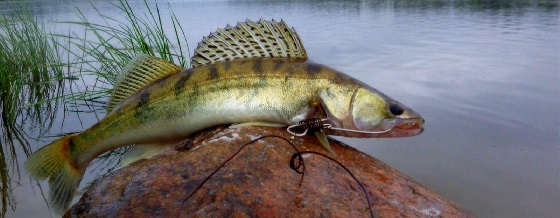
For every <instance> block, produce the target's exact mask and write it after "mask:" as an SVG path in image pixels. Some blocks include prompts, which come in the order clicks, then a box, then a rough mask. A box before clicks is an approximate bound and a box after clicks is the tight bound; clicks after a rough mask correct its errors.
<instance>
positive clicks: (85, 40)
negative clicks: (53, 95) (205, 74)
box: [65, 0, 190, 111]
mask: <svg viewBox="0 0 560 218" xmlns="http://www.w3.org/2000/svg"><path fill="white" fill-rule="evenodd" d="M143 3H144V9H145V12H144V13H143V14H141V13H138V12H137V11H135V10H134V9H133V8H132V6H131V5H130V4H129V2H128V1H127V0H119V2H118V3H117V4H115V5H114V6H115V7H117V8H118V9H119V10H120V12H121V13H120V14H122V17H117V18H115V17H114V15H112V16H109V15H105V14H103V13H102V12H100V11H99V10H97V9H95V10H96V12H97V15H98V16H99V17H101V18H102V20H103V23H93V22H90V21H89V20H88V18H87V17H86V16H85V15H84V14H83V13H82V12H81V11H78V14H79V19H80V20H79V21H73V22H65V23H69V24H74V25H78V26H80V27H83V28H84V34H83V35H82V36H73V37H71V40H72V42H73V43H72V48H71V49H69V50H68V51H69V52H73V55H75V56H76V57H79V60H80V61H79V62H80V63H81V64H83V66H84V67H81V69H83V72H84V73H85V74H86V76H85V77H86V78H87V77H89V78H90V79H89V80H90V81H92V80H94V81H95V87H91V88H90V89H87V90H82V92H75V93H74V94H73V95H72V96H69V97H67V98H66V100H67V101H69V102H75V101H78V102H85V103H86V104H87V103H89V104H88V105H89V106H93V107H90V108H91V109H93V111H97V110H105V105H106V102H107V97H108V96H109V95H110V94H111V93H112V88H113V85H115V84H116V83H117V82H118V78H120V75H121V74H122V72H123V70H124V68H125V67H126V65H127V64H128V63H129V61H130V60H131V59H132V58H134V57H135V56H137V55H139V54H147V55H151V56H156V57H160V58H162V59H164V60H167V61H169V62H172V63H175V64H177V65H179V66H182V67H184V68H186V67H188V66H189V62H188V61H189V59H190V57H188V56H185V55H184V54H185V53H187V54H188V51H189V47H188V44H187V41H186V35H185V32H184V30H183V28H182V26H181V24H180V23H179V21H178V18H177V17H176V16H175V14H174V13H173V12H172V11H170V17H169V20H170V22H171V26H172V28H173V31H172V34H171V35H169V34H168V33H166V32H165V29H164V23H163V21H162V16H161V11H160V8H159V6H158V5H157V4H155V5H154V6H150V4H149V3H148V1H146V0H144V1H143ZM94 8H95V6H94ZM74 48H77V50H78V51H79V52H75V49H74Z"/></svg>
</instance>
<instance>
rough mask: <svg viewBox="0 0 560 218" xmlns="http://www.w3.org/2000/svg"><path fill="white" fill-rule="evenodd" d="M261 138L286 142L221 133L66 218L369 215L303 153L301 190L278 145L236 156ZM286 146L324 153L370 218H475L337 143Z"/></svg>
mask: <svg viewBox="0 0 560 218" xmlns="http://www.w3.org/2000/svg"><path fill="white" fill-rule="evenodd" d="M264 135H278V136H283V137H285V138H288V139H289V138H290V137H289V135H288V134H287V133H286V132H285V130H283V129H279V128H266V127H244V128H239V129H238V128H225V127H223V128H219V129H216V130H211V131H205V132H203V133H200V134H198V135H197V136H194V137H193V142H192V143H191V144H189V143H187V144H186V146H183V147H179V148H180V149H178V147H176V146H175V147H173V146H168V147H166V149H167V150H166V151H165V152H164V153H163V154H160V155H158V156H156V157H152V158H150V159H146V160H141V161H138V162H135V163H133V164H132V165H130V166H128V167H125V168H122V169H119V170H117V171H115V172H113V173H111V174H110V175H108V176H106V177H104V178H102V179H99V180H98V181H96V182H95V183H94V184H93V185H92V186H91V187H90V188H89V189H88V191H87V192H86V193H85V194H84V195H83V196H82V197H81V199H80V200H79V202H78V203H77V204H76V205H74V206H73V207H72V208H71V209H70V210H69V211H68V212H67V213H66V215H65V217H369V216H370V210H369V207H368V203H367V199H366V195H365V193H364V192H363V191H362V189H361V187H360V185H359V184H358V183H357V182H356V181H355V180H354V179H352V176H351V175H350V174H349V173H348V172H346V171H345V170H344V169H343V168H342V167H341V166H339V165H338V164H337V163H335V162H334V161H331V160H328V159H327V158H325V157H322V156H319V155H315V154H303V158H304V164H305V172H304V177H303V180H302V183H301V186H300V179H301V174H298V173H297V172H296V171H295V170H293V169H292V168H290V160H291V157H292V155H294V153H296V151H295V150H294V148H293V147H292V146H290V144H288V143H287V142H286V141H284V140H282V139H280V138H277V137H269V138H264V139H261V140H258V141H256V142H255V143H252V144H248V145H246V146H245V147H243V149H242V150H241V151H240V152H239V153H238V154H237V155H235V156H233V155H234V154H235V153H236V152H237V151H239V150H240V148H241V147H242V145H243V144H244V143H247V142H249V141H251V140H253V139H256V138H258V137H259V136H264ZM372 140H375V139H372ZM292 141H293V142H294V144H295V145H296V148H297V149H298V150H300V151H316V152H321V153H324V154H327V155H328V156H331V157H333V158H334V159H336V160H338V161H339V162H340V163H342V164H343V165H344V166H345V167H347V168H348V169H349V170H350V171H351V172H352V173H353V174H354V175H355V176H356V178H357V179H358V180H359V181H360V182H361V183H362V184H363V186H364V188H365V189H366V190H367V195H368V196H369V198H370V200H371V208H372V211H373V214H374V216H375V217H472V215H471V214H469V213H467V212H465V211H463V210H462V209H460V208H459V207H458V206H457V205H456V204H455V203H453V202H451V201H449V200H447V199H445V198H444V197H442V196H440V195H439V194H437V193H435V192H434V191H432V190H430V189H429V188H427V187H425V186H424V185H422V184H419V183H417V182H415V181H413V180H412V179H411V178H410V177H408V176H406V175H404V174H402V173H401V172H399V171H397V170H395V169H393V168H391V167H390V166H388V165H386V164H384V163H382V162H381V161H379V160H377V159H375V158H373V157H370V156H368V155H366V154H364V153H362V152H360V151H357V150H356V149H354V148H352V147H349V146H347V145H344V144H342V143H341V142H337V141H335V140H331V146H332V148H333V149H334V151H335V152H336V153H337V155H336V156H335V155H332V154H330V153H327V152H326V151H325V150H324V149H322V147H321V146H320V145H319V143H318V141H317V140H316V139H315V138H314V137H312V136H307V137H297V138H295V139H293V140H292ZM232 156H233V158H232V159H231V160H230V161H229V162H227V163H225V165H224V166H223V167H222V168H220V167H219V166H220V165H221V164H222V163H224V162H225V161H226V160H227V159H228V158H230V157H232ZM216 169H218V170H217V171H216V172H215V174H213V175H212V176H210V175H211V174H212V173H213V172H214V171H215V170H216ZM207 177H208V179H207V180H205V178H207Z"/></svg>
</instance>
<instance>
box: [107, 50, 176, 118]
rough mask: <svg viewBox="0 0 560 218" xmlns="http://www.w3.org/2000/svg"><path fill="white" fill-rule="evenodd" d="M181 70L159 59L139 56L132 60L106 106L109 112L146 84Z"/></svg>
mask: <svg viewBox="0 0 560 218" xmlns="http://www.w3.org/2000/svg"><path fill="white" fill-rule="evenodd" d="M180 70H181V68H180V67H179V66H177V65H175V64H172V63H169V62H167V61H165V60H163V59H161V58H157V57H153V56H149V55H139V56H137V57H135V58H134V59H132V60H131V61H130V63H129V64H128V66H127V67H126V68H125V70H124V73H123V74H122V76H121V78H120V79H119V81H118V82H117V85H116V86H115V88H114V89H113V95H112V96H111V99H110V100H109V104H108V105H107V112H111V111H112V110H113V109H114V108H115V107H116V106H117V105H119V104H120V103H121V102H123V101H124V100H125V99H127V98H128V97H130V96H132V95H134V94H135V93H137V92H138V91H140V89H142V88H144V87H145V86H147V85H148V84H150V83H152V82H153V81H155V80H158V79H160V78H162V77H165V76H167V75H169V74H173V73H177V72H179V71H180Z"/></svg>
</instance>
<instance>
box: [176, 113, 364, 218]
mask: <svg viewBox="0 0 560 218" xmlns="http://www.w3.org/2000/svg"><path fill="white" fill-rule="evenodd" d="M318 123H319V122H316V123H315V124H309V125H310V126H311V125H318ZM306 132H307V130H306ZM265 138H279V139H282V140H283V141H285V142H287V143H288V144H289V145H290V146H291V147H292V148H293V149H294V150H295V151H296V153H294V154H293V155H292V157H291V158H290V163H289V165H290V168H291V169H292V170H294V171H295V172H296V173H298V174H300V175H301V177H300V180H299V187H301V185H302V184H303V178H304V176H305V169H306V168H305V161H304V159H303V154H315V155H319V156H322V157H324V158H326V159H327V160H330V161H333V162H335V163H336V164H338V165H339V166H340V167H342V169H344V170H345V171H346V172H347V173H348V174H349V175H350V176H351V177H352V179H354V181H355V182H356V183H358V185H359V186H360V188H361V189H362V192H363V193H364V195H365V196H366V201H367V204H368V208H369V213H370V217H372V218H374V217H375V216H374V213H373V208H372V206H371V200H370V198H369V195H368V193H367V191H366V188H365V187H364V185H363V184H362V183H361V182H360V180H359V179H358V178H357V177H356V176H355V175H354V174H353V173H352V171H350V169H348V168H347V167H346V166H344V164H342V163H341V162H339V161H337V160H335V159H334V158H331V157H329V156H328V155H326V154H323V153H319V152H315V151H299V149H297V147H296V145H294V143H292V142H291V141H290V140H289V139H287V138H285V137H283V136H279V135H264V136H260V137H258V138H256V139H253V140H251V141H249V142H246V143H244V144H243V145H241V147H240V148H239V149H238V150H237V151H236V152H235V153H234V154H233V155H231V156H230V157H229V158H228V159H226V160H225V161H224V162H222V163H221V164H220V165H219V166H218V167H217V168H216V169H215V170H214V171H212V173H210V174H209V175H208V176H206V177H205V178H204V180H202V182H201V183H200V184H199V185H198V186H197V187H196V188H195V189H194V190H193V191H192V192H191V193H190V194H189V195H188V196H187V198H185V199H184V200H183V204H184V203H185V201H187V200H189V199H190V198H191V197H192V196H193V195H194V194H195V193H196V192H198V190H200V189H201V188H202V186H203V185H204V184H206V182H208V180H210V178H212V177H213V176H214V175H215V174H216V173H217V172H218V171H220V170H221V169H222V168H224V167H225V165H226V164H227V163H228V162H229V161H231V160H232V159H233V158H235V157H236V156H237V155H238V154H239V153H241V151H243V149H245V148H246V147H247V146H248V145H250V144H253V143H255V142H257V141H259V140H262V139H265Z"/></svg>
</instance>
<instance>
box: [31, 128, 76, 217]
mask: <svg viewBox="0 0 560 218" xmlns="http://www.w3.org/2000/svg"><path fill="white" fill-rule="evenodd" d="M72 137H74V136H65V137H62V138H60V139H58V140H56V141H54V142H52V143H51V144H49V145H47V146H45V147H43V148H41V149H39V150H38V151H36V152H35V153H34V154H32V155H31V157H29V159H28V160H27V161H26V162H25V169H26V170H27V172H29V174H30V175H31V176H32V177H33V178H34V179H37V180H45V179H48V180H49V190H50V191H49V204H50V206H51V207H52V208H53V209H54V210H55V212H57V213H63V212H64V211H65V210H66V209H67V208H68V205H69V204H70V202H71V201H72V198H73V197H74V194H75V193H76V190H77V188H78V185H79V184H80V181H81V180H82V175H83V172H84V171H83V169H81V168H79V167H78V166H77V165H76V164H75V163H74V161H73V160H72V159H71V157H70V153H69V145H70V142H71V141H70V140H71V139H72Z"/></svg>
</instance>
